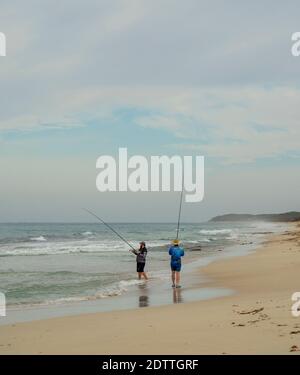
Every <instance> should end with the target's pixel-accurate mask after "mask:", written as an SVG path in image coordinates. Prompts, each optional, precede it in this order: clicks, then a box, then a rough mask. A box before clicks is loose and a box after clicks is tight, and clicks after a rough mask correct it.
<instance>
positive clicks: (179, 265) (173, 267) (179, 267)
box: [171, 262, 181, 272]
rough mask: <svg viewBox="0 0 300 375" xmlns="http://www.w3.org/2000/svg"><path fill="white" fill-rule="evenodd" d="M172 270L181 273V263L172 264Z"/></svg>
mask: <svg viewBox="0 0 300 375" xmlns="http://www.w3.org/2000/svg"><path fill="white" fill-rule="evenodd" d="M171 270H172V271H176V272H180V271H181V262H171Z"/></svg>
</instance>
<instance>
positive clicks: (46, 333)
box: [0, 224, 300, 354]
mask: <svg viewBox="0 0 300 375" xmlns="http://www.w3.org/2000/svg"><path fill="white" fill-rule="evenodd" d="M299 269H300V227H299V225H297V224H293V225H291V229H290V230H289V231H288V232H285V233H284V234H282V235H269V237H268V239H267V240H266V242H265V243H264V244H263V246H261V248H260V249H258V250H257V251H256V252H255V253H252V254H250V255H247V256H243V257H235V258H228V259H225V260H224V259H223V260H221V261H217V262H214V263H211V264H210V265H208V266H207V267H205V268H202V269H201V271H200V272H201V273H205V275H206V276H207V277H208V278H209V280H210V281H209V283H208V285H205V286H216V287H218V288H219V287H224V288H231V289H233V290H234V291H235V293H234V294H233V295H231V296H228V297H222V298H217V299H213V300H207V301H199V302H191V303H183V304H176V305H169V306H161V307H149V308H146V309H139V310H128V311H115V312H108V313H105V312H104V313H97V314H89V315H80V316H72V317H62V318H55V319H49V320H43V321H35V322H29V323H20V324H15V325H9V326H1V327H0V353H2V354H5V353H9V354H11V353H14V354H299V353H300V317H298V318H297V317H293V315H292V313H291V307H292V304H293V302H292V300H291V296H292V294H293V293H295V292H298V291H299V292H300V279H299ZM298 348H299V349H298Z"/></svg>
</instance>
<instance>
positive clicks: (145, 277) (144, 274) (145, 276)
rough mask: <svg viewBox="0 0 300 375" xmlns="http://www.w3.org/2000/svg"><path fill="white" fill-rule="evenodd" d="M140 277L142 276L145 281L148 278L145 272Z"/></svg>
mask: <svg viewBox="0 0 300 375" xmlns="http://www.w3.org/2000/svg"><path fill="white" fill-rule="evenodd" d="M142 275H143V276H144V279H145V280H148V276H147V274H146V272H143V273H142Z"/></svg>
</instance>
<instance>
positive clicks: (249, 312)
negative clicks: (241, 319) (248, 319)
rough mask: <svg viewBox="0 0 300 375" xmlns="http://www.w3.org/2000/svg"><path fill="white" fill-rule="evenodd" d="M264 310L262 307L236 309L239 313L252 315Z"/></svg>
mask: <svg viewBox="0 0 300 375" xmlns="http://www.w3.org/2000/svg"><path fill="white" fill-rule="evenodd" d="M263 310H264V307H261V308H260V309H254V310H249V311H245V310H243V311H236V312H237V313H238V314H240V315H246V314H252V315H255V314H258V313H259V312H261V311H263Z"/></svg>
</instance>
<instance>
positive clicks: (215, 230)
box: [199, 229, 233, 235]
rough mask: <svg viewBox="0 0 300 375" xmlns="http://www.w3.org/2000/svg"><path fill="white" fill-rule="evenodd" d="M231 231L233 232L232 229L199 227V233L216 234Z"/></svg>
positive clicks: (229, 232)
mask: <svg viewBox="0 0 300 375" xmlns="http://www.w3.org/2000/svg"><path fill="white" fill-rule="evenodd" d="M232 232H233V230H232V229H201V230H200V232H199V233H201V234H210V235H218V234H231V233H232Z"/></svg>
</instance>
